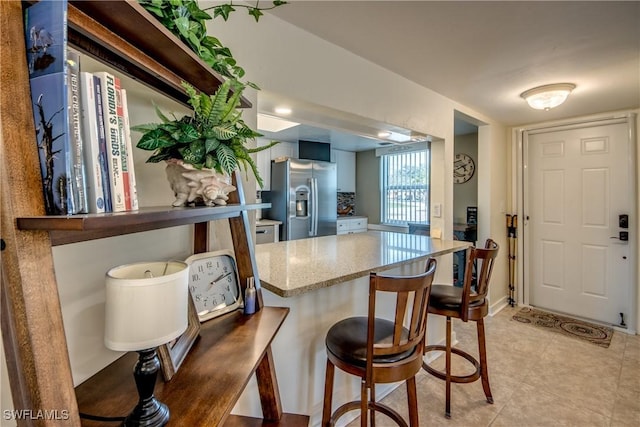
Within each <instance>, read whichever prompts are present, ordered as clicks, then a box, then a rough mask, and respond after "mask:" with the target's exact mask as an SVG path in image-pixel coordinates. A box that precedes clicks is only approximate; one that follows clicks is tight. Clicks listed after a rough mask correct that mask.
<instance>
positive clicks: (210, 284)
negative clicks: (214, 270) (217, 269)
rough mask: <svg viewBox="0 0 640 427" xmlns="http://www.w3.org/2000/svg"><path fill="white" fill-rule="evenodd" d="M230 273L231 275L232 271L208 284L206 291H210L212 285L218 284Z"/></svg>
mask: <svg viewBox="0 0 640 427" xmlns="http://www.w3.org/2000/svg"><path fill="white" fill-rule="evenodd" d="M231 273H233V271H230V272H228V273H227V274H221V275H220V276H218V277H217V278H215V279H213V280H212V281H211V282H210V283H209V287H208V288H207V290H209V289H211V287H212V286H213V285H215V284H216V283H217V282H219V281H220V280H222V279H224V278H225V277H227V276H229V275H231Z"/></svg>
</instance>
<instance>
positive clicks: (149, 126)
mask: <svg viewBox="0 0 640 427" xmlns="http://www.w3.org/2000/svg"><path fill="white" fill-rule="evenodd" d="M156 129H158V124H157V123H145V124H141V125H135V126H131V130H132V131H135V132H143V133H144V132H149V131H152V130H156Z"/></svg>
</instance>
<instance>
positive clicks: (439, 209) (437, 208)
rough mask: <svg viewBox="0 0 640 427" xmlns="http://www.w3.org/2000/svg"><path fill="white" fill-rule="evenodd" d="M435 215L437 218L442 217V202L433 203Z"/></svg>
mask: <svg viewBox="0 0 640 427" xmlns="http://www.w3.org/2000/svg"><path fill="white" fill-rule="evenodd" d="M433 216H434V217H435V218H440V217H441V216H442V204H440V203H434V204H433Z"/></svg>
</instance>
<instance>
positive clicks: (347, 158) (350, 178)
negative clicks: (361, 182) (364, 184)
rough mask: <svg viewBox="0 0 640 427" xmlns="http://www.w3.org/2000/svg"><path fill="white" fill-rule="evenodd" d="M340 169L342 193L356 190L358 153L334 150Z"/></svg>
mask: <svg viewBox="0 0 640 427" xmlns="http://www.w3.org/2000/svg"><path fill="white" fill-rule="evenodd" d="M333 154H334V157H335V162H336V165H337V169H338V188H337V191H338V192H341V193H355V192H356V153H354V152H352V151H342V150H333Z"/></svg>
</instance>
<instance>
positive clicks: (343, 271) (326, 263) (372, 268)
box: [256, 231, 471, 297]
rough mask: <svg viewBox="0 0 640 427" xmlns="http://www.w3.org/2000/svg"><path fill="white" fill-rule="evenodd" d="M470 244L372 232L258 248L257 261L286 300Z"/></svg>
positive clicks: (266, 283) (267, 282)
mask: <svg viewBox="0 0 640 427" xmlns="http://www.w3.org/2000/svg"><path fill="white" fill-rule="evenodd" d="M470 245H471V243H469V242H463V241H458V240H440V239H432V238H430V237H427V236H418V235H414V234H403V233H392V232H386V231H368V232H366V233H355V234H345V235H339V236H323V237H313V238H309V239H301V240H290V241H284V242H278V243H272V244H269V245H257V246H256V261H257V264H258V271H259V273H260V282H261V284H262V286H263V287H264V288H265V289H268V290H269V291H271V292H273V293H275V294H276V295H279V296H281V297H292V296H296V295H300V294H303V293H306V292H309V291H313V290H315V289H320V288H325V287H329V286H333V285H336V284H338V283H342V282H346V281H348V280H353V279H356V278H358V277H364V276H366V275H368V274H369V273H370V272H378V271H384V270H388V269H391V268H394V267H397V266H400V265H402V264H406V263H409V262H414V261H417V260H422V259H424V260H426V259H427V257H429V256H438V255H444V254H447V253H451V252H455V251H459V250H462V249H465V248H467V247H468V246H470Z"/></svg>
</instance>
